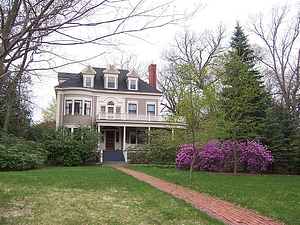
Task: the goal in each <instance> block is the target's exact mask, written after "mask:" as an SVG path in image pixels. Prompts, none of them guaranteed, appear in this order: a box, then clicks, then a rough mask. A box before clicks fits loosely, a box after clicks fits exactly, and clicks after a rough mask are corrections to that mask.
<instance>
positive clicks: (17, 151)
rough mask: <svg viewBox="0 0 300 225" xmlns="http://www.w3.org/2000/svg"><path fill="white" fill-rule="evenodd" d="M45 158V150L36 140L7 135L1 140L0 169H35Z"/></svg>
mask: <svg viewBox="0 0 300 225" xmlns="http://www.w3.org/2000/svg"><path fill="white" fill-rule="evenodd" d="M46 158H47V154H46V151H45V150H44V149H43V148H42V145H41V144H39V143H37V142H34V141H26V140H25V139H23V138H15V137H7V138H6V139H4V140H2V141H1V144H0V169H1V170H28V169H35V168H37V167H39V166H40V165H43V164H44V162H45V160H46Z"/></svg>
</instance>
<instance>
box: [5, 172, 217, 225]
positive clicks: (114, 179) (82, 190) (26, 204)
mask: <svg viewBox="0 0 300 225" xmlns="http://www.w3.org/2000/svg"><path fill="white" fill-rule="evenodd" d="M0 224H72V225H73V224H74V225H76V224H113V225H115V224H116V225H117V224H222V223H220V222H219V221H217V220H215V219H212V218H210V217H209V216H207V215H206V214H204V213H202V212H200V211H199V210H197V209H195V208H194V207H192V206H190V205H189V204H187V203H185V202H184V201H183V200H179V199H176V198H174V197H172V196H171V195H169V194H166V193H164V192H162V191H159V190H157V189H156V188H154V187H152V186H150V185H149V184H146V183H144V182H141V181H139V180H137V179H135V178H133V177H132V176H130V175H127V174H125V173H123V172H121V171H118V170H116V169H114V168H109V167H73V168H66V167H61V168H59V167H49V168H42V169H39V170H32V171H24V172H0Z"/></svg>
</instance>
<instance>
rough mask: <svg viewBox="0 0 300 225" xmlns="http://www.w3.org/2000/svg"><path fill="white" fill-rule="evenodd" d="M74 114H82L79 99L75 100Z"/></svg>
mask: <svg viewBox="0 0 300 225" xmlns="http://www.w3.org/2000/svg"><path fill="white" fill-rule="evenodd" d="M74 114H82V101H81V100H75V102H74Z"/></svg>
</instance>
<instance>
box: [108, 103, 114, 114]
mask: <svg viewBox="0 0 300 225" xmlns="http://www.w3.org/2000/svg"><path fill="white" fill-rule="evenodd" d="M107 105H108V106H107V112H108V113H114V105H115V104H114V103H113V102H112V101H109V102H108V103H107Z"/></svg>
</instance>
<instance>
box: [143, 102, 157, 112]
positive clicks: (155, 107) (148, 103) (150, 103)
mask: <svg viewBox="0 0 300 225" xmlns="http://www.w3.org/2000/svg"><path fill="white" fill-rule="evenodd" d="M148 105H154V115H157V114H156V112H158V109H157V104H156V102H148V101H147V102H146V114H147V115H148ZM151 115H152V114H151Z"/></svg>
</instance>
